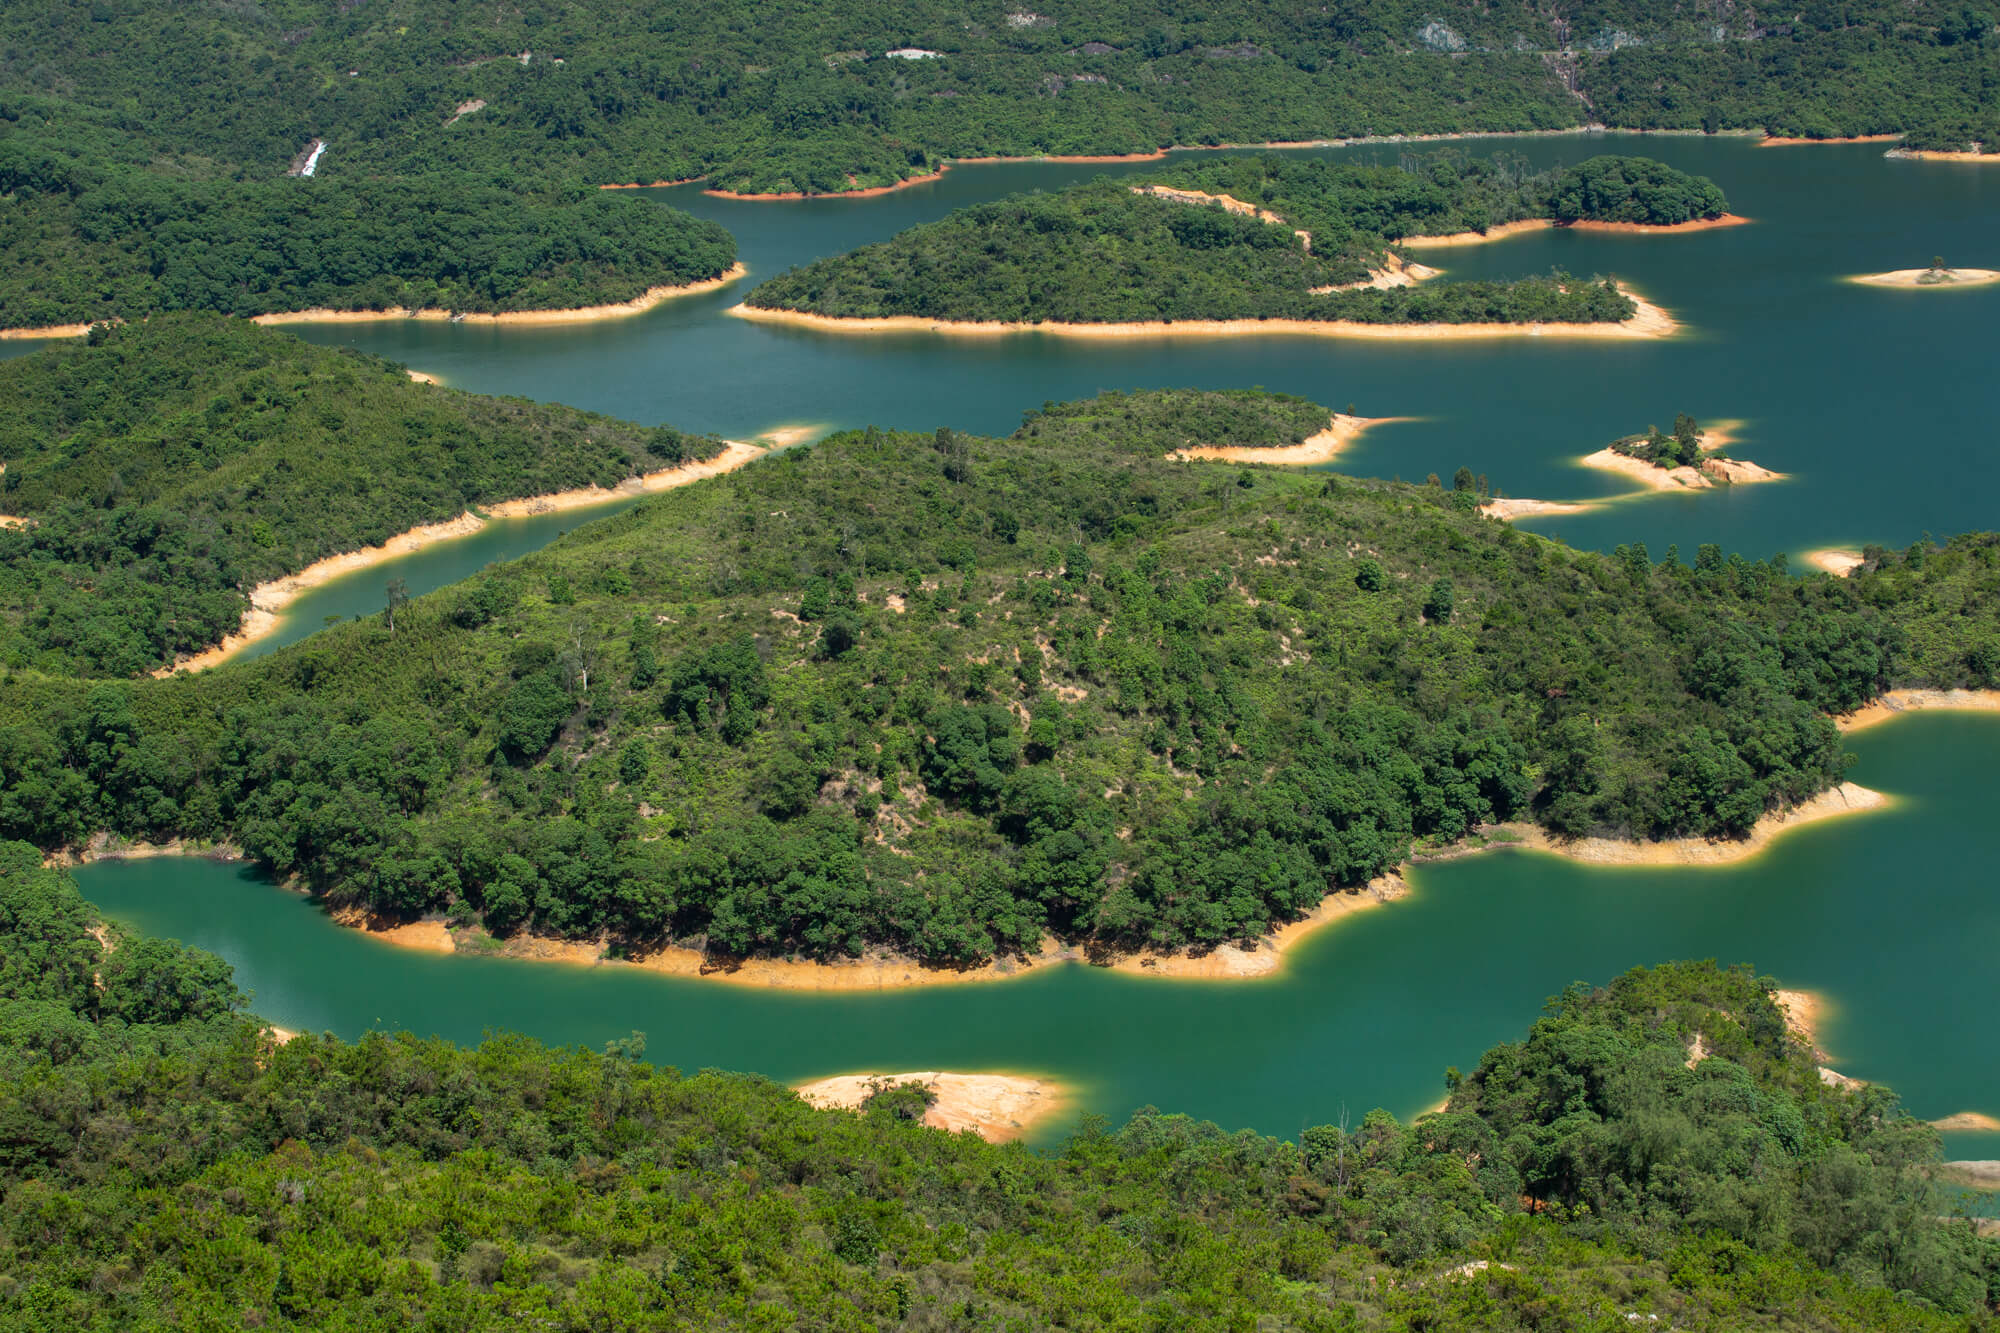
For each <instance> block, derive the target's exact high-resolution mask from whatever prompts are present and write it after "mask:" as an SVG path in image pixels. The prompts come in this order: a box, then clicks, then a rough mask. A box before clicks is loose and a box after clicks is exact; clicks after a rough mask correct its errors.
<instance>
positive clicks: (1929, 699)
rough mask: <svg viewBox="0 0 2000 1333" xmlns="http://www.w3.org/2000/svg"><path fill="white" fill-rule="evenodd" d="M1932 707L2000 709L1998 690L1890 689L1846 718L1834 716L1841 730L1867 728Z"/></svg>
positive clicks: (1979, 710)
mask: <svg viewBox="0 0 2000 1333" xmlns="http://www.w3.org/2000/svg"><path fill="white" fill-rule="evenodd" d="M1932 710H1938V711H1943V712H1956V713H1993V712H2000V690H1890V691H1889V692H1888V693H1887V694H1884V695H1882V696H1881V697H1880V698H1878V699H1875V700H1874V701H1873V702H1871V703H1868V704H1865V705H1863V706H1862V707H1861V708H1859V709H1857V710H1855V711H1854V712H1852V713H1849V714H1848V715H1847V716H1846V717H1843V718H1836V719H1835V724H1836V725H1837V726H1839V728H1840V729H1841V730H1842V731H1846V732H1852V731H1866V730H1867V729H1868V728H1870V727H1875V726H1880V725H1881V724H1882V723H1884V722H1887V721H1888V720H1889V719H1890V718H1893V717H1901V716H1902V715H1903V714H1904V713H1923V712H1929V711H1932Z"/></svg>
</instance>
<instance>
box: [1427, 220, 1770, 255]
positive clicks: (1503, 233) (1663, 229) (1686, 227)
mask: <svg viewBox="0 0 2000 1333" xmlns="http://www.w3.org/2000/svg"><path fill="white" fill-rule="evenodd" d="M1753 221H1755V219H1754V218H1746V217H1742V216H1740V215H1739V214H1736V213H1724V214H1723V215H1722V216H1721V217H1717V218H1694V219H1691V220H1690V221H1687V222H1673V223H1661V224H1657V225H1656V224H1654V223H1650V222H1597V221H1594V220H1592V219H1590V218H1583V219H1580V220H1578V221H1576V222H1558V221H1556V220H1555V219H1554V218H1517V219H1516V220H1514V221H1513V222H1503V223H1501V224H1500V225H1499V226H1497V227H1488V228H1487V229H1486V230H1485V231H1458V232H1450V233H1447V234H1445V235H1443V236H1405V237H1404V238H1403V239H1402V240H1400V241H1392V242H1390V244H1392V245H1401V246H1405V247H1407V248H1409V249H1412V250H1442V249H1449V248H1451V247H1453V246H1460V245H1484V244H1485V243H1486V242H1488V241H1503V240H1505V239H1507V238H1508V237H1509V236H1519V235H1522V234H1523V233H1526V232H1531V231H1586V232H1598V233H1601V234H1603V235H1608V236H1668V235H1672V234H1674V233H1676V232H1685V231H1714V230H1715V229H1717V228H1718V227H1745V226H1748V225H1749V224H1750V223H1751V222H1753Z"/></svg>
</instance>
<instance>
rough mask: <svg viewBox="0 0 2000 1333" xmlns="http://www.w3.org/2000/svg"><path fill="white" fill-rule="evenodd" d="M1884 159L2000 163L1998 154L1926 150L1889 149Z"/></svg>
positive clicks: (1999, 154)
mask: <svg viewBox="0 0 2000 1333" xmlns="http://www.w3.org/2000/svg"><path fill="white" fill-rule="evenodd" d="M1882 156H1884V157H1900V158H1907V159H1908V160H1909V161H1912V162H1978V163H1980V164H1982V165H1983V164H1985V163H1989V162H2000V153H1939V152H1932V151H1931V150H1930V149H1927V148H1891V149H1890V150H1889V151H1888V152H1886V153H1884V154H1882Z"/></svg>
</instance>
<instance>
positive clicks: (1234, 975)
mask: <svg viewBox="0 0 2000 1333" xmlns="http://www.w3.org/2000/svg"><path fill="white" fill-rule="evenodd" d="M1409 891H1410V886H1409V885H1408V884H1407V883H1406V882H1404V880H1403V877H1402V876H1401V875H1399V874H1396V873H1394V872H1391V873H1390V874H1387V875H1380V876H1377V877H1376V878H1375V879H1373V880H1370V881H1369V882H1368V886H1367V887H1366V888H1364V889H1362V890H1360V891H1359V892H1342V893H1331V894H1328V895H1327V896H1326V897H1325V898H1322V899H1321V900H1320V904H1319V906H1318V907H1315V908H1314V909H1313V910H1312V912H1311V914H1310V915H1307V916H1304V917H1301V918H1300V919H1299V920H1297V921H1288V922H1286V923H1285V924H1284V925H1282V926H1279V927H1278V928H1277V929H1276V930H1273V931H1270V932H1269V933H1267V934H1266V935H1265V936H1264V937H1263V938H1262V939H1260V940H1258V941H1257V942H1256V943H1255V944H1254V945H1252V946H1251V947H1250V948H1247V949H1246V948H1243V947H1241V946H1239V945H1235V944H1223V945H1218V946H1217V947H1215V948H1214V949H1211V950H1209V951H1208V952H1207V953H1203V954H1189V953H1173V954H1151V953H1142V954H1133V955H1130V956H1128V957H1124V958H1120V959H1119V960H1118V961H1117V962H1115V963H1113V964H1112V965H1111V967H1112V970H1113V971H1116V972H1129V973H1135V974H1137V975H1140V976H1149V977H1171V978H1174V979H1175V980H1191V981H1240V980H1244V979H1247V978H1250V977H1268V976H1272V975H1275V974H1276V973H1277V972H1279V971H1280V970H1281V969H1282V968H1283V967H1284V955H1285V952H1286V951H1287V950H1289V949H1292V948H1294V947H1296V946H1297V945H1298V943H1299V942H1300V941H1301V940H1303V939H1305V938H1306V937H1307V936H1308V935H1311V934H1313V933H1314V932H1316V931H1318V930H1320V929H1321V928H1322V927H1325V926H1330V925H1332V924H1333V923H1334V922H1336V921H1340V920H1344V919H1345V918H1347V917H1350V916H1353V915H1354V914H1355V913H1356V912H1365V911H1367V910H1368V909H1369V908H1372V907H1380V906H1382V905H1384V904H1386V903H1392V902H1394V901H1396V900H1397V899H1398V898H1401V897H1403V896H1404V895H1406V894H1407V893H1409Z"/></svg>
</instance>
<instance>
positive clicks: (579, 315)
mask: <svg viewBox="0 0 2000 1333" xmlns="http://www.w3.org/2000/svg"><path fill="white" fill-rule="evenodd" d="M749 272H750V270H749V269H748V268H746V267H744V265H743V261H741V260H738V261H737V262H736V263H734V264H731V265H730V266H729V267H728V268H727V269H725V270H724V271H723V272H721V273H720V274H717V275H716V276H715V277H713V278H704V279H702V280H701V281H699V282H690V283H683V284H682V285H680V286H677V287H671V286H670V287H649V288H647V289H646V290H645V291H643V292H641V293H640V294H639V295H637V296H635V297H633V298H632V299H631V300H629V301H618V302H614V303H611V304H607V305H586V306H572V307H570V308H569V309H566V310H497V311H491V312H478V311H472V312H467V313H465V314H458V313H456V312H454V311H450V310H444V309H440V308H438V307H435V306H432V307H426V308H425V309H422V310H411V309H410V308H409V307H407V306H391V307H390V308H388V309H386V310H326V309H317V310H282V311H273V312H272V313H270V314H265V315H252V316H251V317H250V322H251V323H252V324H263V325H266V326H275V325H283V324H369V323H374V322H376V321H378V320H385V319H416V320H430V321H435V322H438V323H451V324H493V325H498V324H588V323H593V322H595V321H597V320H601V319H624V318H626V317H627V316H631V315H643V314H645V313H646V312H647V311H648V310H651V309H652V308H653V307H654V306H657V305H660V304H661V303H663V302H666V301H671V300H674V299H675V298H677V297H682V296H696V295H699V294H700V293H702V292H712V291H716V290H718V289H719V288H723V287H727V286H728V285H729V284H730V283H732V282H735V281H736V280H737V279H739V278H742V277H744V276H745V275H747V274H748V273H749Z"/></svg>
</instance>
